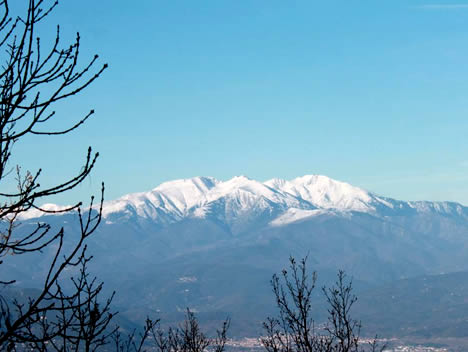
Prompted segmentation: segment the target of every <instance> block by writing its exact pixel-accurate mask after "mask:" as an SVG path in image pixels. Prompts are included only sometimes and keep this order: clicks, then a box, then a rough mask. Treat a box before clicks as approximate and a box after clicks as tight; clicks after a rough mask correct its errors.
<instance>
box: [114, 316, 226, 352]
mask: <svg viewBox="0 0 468 352" xmlns="http://www.w3.org/2000/svg"><path fill="white" fill-rule="evenodd" d="M229 325H230V320H229V319H226V320H225V321H224V322H223V324H222V326H221V329H218V330H217V331H216V337H214V338H210V337H208V336H207V335H206V334H205V333H203V332H202V331H201V330H200V324H199V322H198V319H197V317H196V316H195V314H194V313H193V312H192V311H190V309H188V308H187V311H186V315H185V320H184V322H183V323H182V324H181V325H179V326H177V327H169V328H167V330H164V329H162V328H161V325H160V320H159V319H158V320H152V319H149V318H147V319H146V324H145V327H144V329H143V331H142V332H140V333H139V334H137V332H136V330H133V331H132V332H130V333H129V334H127V336H123V335H122V333H121V332H120V331H119V330H118V329H116V330H115V331H114V333H113V340H114V350H115V351H119V352H144V351H147V350H148V348H153V349H152V350H154V349H156V351H158V352H203V351H206V350H210V351H213V352H223V351H224V349H225V347H226V342H227V332H228V330H229Z"/></svg>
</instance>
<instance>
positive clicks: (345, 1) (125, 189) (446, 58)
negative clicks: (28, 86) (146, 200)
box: [15, 0, 468, 204]
mask: <svg viewBox="0 0 468 352" xmlns="http://www.w3.org/2000/svg"><path fill="white" fill-rule="evenodd" d="M49 23H50V24H51V25H54V24H57V23H60V24H61V26H62V28H63V30H64V36H63V39H64V40H66V39H72V38H73V36H72V33H74V32H75V31H77V30H79V31H80V34H81V39H82V43H83V52H82V55H83V59H84V58H86V57H91V55H93V54H94V53H98V54H99V55H100V57H101V58H102V62H108V63H109V65H110V68H109V70H108V71H107V72H106V73H105V74H104V75H103V77H102V78H101V79H100V80H99V81H98V82H96V83H95V84H94V85H93V86H92V87H90V88H89V89H88V90H87V91H86V92H85V93H84V94H82V95H81V96H79V97H77V98H75V99H72V100H70V101H68V102H67V103H66V104H64V105H63V106H62V107H61V111H62V115H61V117H62V118H63V119H64V120H65V121H70V119H74V118H77V117H79V116H80V114H84V113H86V112H87V111H89V109H91V108H94V109H95V110H96V115H95V116H94V117H93V119H92V120H91V121H89V122H88V123H87V124H86V125H85V126H83V127H82V128H81V129H79V130H78V131H75V132H73V133H72V134H71V135H68V136H66V137H57V138H51V137H42V138H39V137H38V138H32V139H28V140H26V141H23V142H22V143H19V144H18V145H17V149H16V150H15V152H16V154H15V156H16V157H17V158H16V160H17V162H19V163H21V164H23V165H24V167H25V168H29V169H31V170H34V169H35V168H37V167H43V169H44V181H43V183H48V182H54V181H58V180H63V179H65V178H66V177H67V176H71V175H73V173H74V172H75V171H77V170H79V168H80V166H81V160H82V159H83V158H84V156H85V153H86V148H87V146H88V145H91V146H93V147H94V149H95V150H97V151H99V152H100V154H101V156H100V160H99V163H98V166H97V167H96V170H95V171H94V173H93V175H92V177H91V178H90V179H89V180H88V181H86V182H85V183H84V184H83V185H82V186H80V187H79V188H78V189H77V190H76V191H74V192H71V193H69V194H68V195H67V196H64V197H61V198H60V199H58V201H59V202H62V203H69V202H71V201H72V200H74V199H78V198H80V197H81V198H86V197H87V195H89V194H91V193H93V192H96V190H97V189H98V188H99V184H100V182H101V181H102V180H103V181H105V183H106V198H107V199H113V198H116V197H118V196H121V195H123V194H126V193H130V192H136V191H146V190H150V189H152V188H154V187H156V186H157V185H158V184H160V183H161V182H164V181H166V180H171V179H177V178H188V177H192V176H198V175H204V176H214V177H216V178H219V179H222V180H225V179H229V178H231V177H233V176H235V175H241V174H243V175H247V176H249V177H251V178H254V179H257V180H267V179H270V178H273V177H279V178H285V179H291V178H294V177H297V176H301V175H305V174H324V175H327V176H330V177H332V178H335V179H338V180H342V181H346V182H349V183H351V184H354V185H357V186H360V187H363V188H365V189H368V190H370V191H373V192H376V193H378V194H381V195H385V196H389V197H393V198H398V199H404V200H419V199H425V200H454V201H459V202H462V203H464V204H468V153H467V152H468V1H453V2H442V1H439V2H437V1H411V0H387V1H384V0H382V1H376V0H369V1H365V0H360V1H349V0H342V1H333V0H329V1H312V0H304V1H284V0H263V1H262V0H255V1H252V0H250V1H244V0H235V1H233V0H203V1H201V0H200V1H198V0H197V1H194V0H171V1H155V0H138V1H128V0H125V1H123V0H99V1H95V0H81V1H62V2H61V4H60V6H59V8H57V10H56V11H55V13H54V14H53V15H52V16H51V17H50V19H49ZM44 32H47V30H45V31H44ZM46 36H47V35H46ZM83 62H84V61H83ZM61 123H63V122H61Z"/></svg>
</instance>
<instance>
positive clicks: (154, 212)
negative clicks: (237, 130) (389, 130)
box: [21, 175, 468, 226]
mask: <svg viewBox="0 0 468 352" xmlns="http://www.w3.org/2000/svg"><path fill="white" fill-rule="evenodd" d="M43 208H45V209H49V210H58V209H61V208H62V207H61V206H58V205H55V204H46V205H44V206H43ZM411 211H416V212H431V211H434V212H438V213H445V214H457V215H459V216H463V217H465V218H467V219H468V208H467V207H465V206H463V205H461V204H459V203H456V202H433V201H401V200H396V199H393V198H389V197H383V196H380V195H377V194H375V193H373V192H369V191H366V190H364V189H362V188H359V187H355V186H352V185H351V184H349V183H346V182H342V181H337V180H334V179H332V178H329V177H327V176H323V175H305V176H301V177H297V178H294V179H292V180H284V179H279V178H274V179H270V180H267V181H265V182H260V181H256V180H253V179H250V178H248V177H246V176H235V177H233V178H231V179H229V180H227V181H220V180H217V179H216V178H214V177H203V176H197V177H193V178H188V179H178V180H172V181H167V182H163V183H161V184H160V185H159V186H157V187H155V188H153V189H152V190H150V191H147V192H138V193H131V194H127V195H124V196H122V197H120V198H118V199H116V200H111V201H106V202H105V203H104V206H103V218H104V220H105V221H107V222H109V223H111V222H112V221H113V220H112V219H113V218H114V217H116V216H117V214H122V213H124V214H127V216H138V217H141V218H145V219H149V220H151V221H154V222H156V223H159V224H161V225H162V226H164V225H167V224H170V223H175V222H178V221H181V220H183V219H186V218H204V217H206V216H213V215H214V216H217V217H218V218H219V219H220V220H221V221H228V220H229V219H234V218H239V217H242V216H243V215H245V214H248V213H252V212H267V213H268V212H269V213H270V215H272V218H271V219H270V223H271V224H272V225H275V226H278V225H279V224H288V223H291V222H294V221H301V220H302V219H304V218H307V217H309V216H314V215H315V214H322V213H324V212H325V213H326V212H330V213H333V212H340V213H345V212H361V213H368V214H371V215H379V214H380V215H382V214H388V213H395V212H396V213H399V212H400V213H403V212H406V213H408V212H411ZM41 215H42V214H41V212H40V211H38V210H35V209H34V210H31V211H28V212H26V213H24V214H21V218H22V219H32V218H35V217H38V216H41ZM273 215H274V216H273Z"/></svg>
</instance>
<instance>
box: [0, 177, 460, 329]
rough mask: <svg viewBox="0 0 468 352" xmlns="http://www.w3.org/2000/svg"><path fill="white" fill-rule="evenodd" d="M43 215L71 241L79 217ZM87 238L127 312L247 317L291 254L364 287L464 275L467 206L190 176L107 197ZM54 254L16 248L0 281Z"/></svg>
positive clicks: (31, 215)
mask: <svg viewBox="0 0 468 352" xmlns="http://www.w3.org/2000/svg"><path fill="white" fill-rule="evenodd" d="M44 208H45V209H49V210H58V209H60V207H59V206H57V205H54V204H47V205H45V206H44ZM39 215H41V213H40V212H38V211H31V212H28V213H26V214H23V219H22V220H21V222H22V223H23V225H25V226H29V225H30V224H31V223H32V224H35V223H36V222H37V221H41V222H47V223H49V224H50V225H51V226H52V228H53V229H54V228H55V229H58V228H60V227H62V226H63V227H64V228H65V232H66V234H67V236H66V239H68V238H70V239H73V232H74V231H76V228H77V226H79V224H78V223H77V221H76V216H74V215H73V214H55V215H50V214H49V215H42V217H41V218H40V219H37V216H39ZM51 231H52V230H51ZM68 234H70V236H68ZM88 244H89V249H90V252H91V253H92V254H93V255H94V259H93V261H92V266H93V267H94V268H95V272H96V273H98V276H99V278H100V279H101V280H104V281H105V282H106V285H108V287H110V288H118V292H119V296H118V297H117V300H118V301H117V303H118V304H120V305H121V307H122V308H121V311H123V312H124V311H126V310H128V311H129V312H135V311H139V310H140V309H141V311H146V310H147V309H152V310H154V311H156V310H163V311H171V310H172V311H177V310H178V309H180V308H181V307H182V308H183V307H187V306H190V307H191V308H193V309H196V310H197V311H200V312H214V311H220V310H222V311H226V312H230V315H231V316H233V318H234V317H235V315H236V314H237V317H238V319H243V318H242V317H244V318H245V319H247V317H249V318H250V316H251V314H252V311H255V312H257V313H256V314H259V315H261V314H263V313H262V312H265V311H267V310H268V309H269V307H270V306H268V305H266V304H263V303H259V302H270V300H269V299H270V298H271V295H270V288H269V286H268V279H269V278H270V277H271V274H273V273H274V272H278V270H280V269H281V268H283V267H284V265H286V263H287V260H288V257H289V256H290V255H293V256H295V257H303V256H305V255H309V263H310V265H311V266H312V268H313V269H315V270H317V271H318V272H319V277H322V278H324V279H325V280H328V279H330V280H333V279H334V276H335V273H336V270H337V269H345V270H346V271H347V272H348V273H349V275H350V276H354V278H355V279H356V281H357V282H359V283H361V284H362V285H364V286H368V285H370V286H372V285H376V284H379V283H388V282H390V281H392V280H396V279H401V278H406V277H413V276H416V275H424V274H438V273H449V272H455V271H463V270H467V271H468V208H467V207H465V206H463V205H461V204H458V203H453V202H426V201H418V202H407V201H400V200H395V199H392V198H387V197H383V196H380V195H376V194H374V193H372V192H368V191H366V190H363V189H361V188H358V187H354V186H352V185H350V184H348V183H345V182H340V181H336V180H333V179H331V178H328V177H326V176H319V175H308V176H303V177H298V178H295V179H293V180H290V181H287V180H281V179H272V180H268V181H266V182H260V181H256V180H252V179H249V178H247V177H245V176H238V177H234V178H232V179H230V180H227V181H220V180H216V179H214V178H212V177H194V178H191V179H183V180H175V181H170V182H165V183H163V184H161V185H159V186H157V187H156V188H154V189H153V190H151V191H148V192H142V193H135V194H129V195H126V196H123V197H121V198H119V199H116V200H112V201H108V202H106V203H105V204H104V207H103V221H102V223H101V225H100V226H99V227H98V230H97V231H96V233H94V234H93V235H92V236H91V237H90V238H89V240H88ZM52 250H53V248H52ZM48 255H49V257H48ZM51 256H53V251H52V252H51V253H49V254H47V253H45V254H44V255H42V254H41V255H39V256H38V257H37V258H35V259H32V260H31V261H30V262H25V261H22V260H21V256H17V259H16V260H18V263H17V264H16V265H13V264H10V263H11V262H12V261H9V264H8V265H9V266H8V265H2V266H1V267H0V269H2V270H3V272H2V273H1V274H2V275H3V276H2V277H3V279H5V280H6V279H8V278H9V277H8V275H10V273H14V275H15V277H14V278H16V279H18V278H20V279H21V280H19V282H21V283H22V284H23V285H25V286H26V287H35V286H34V285H35V284H36V283H37V282H40V280H39V281H37V277H38V276H39V275H40V273H43V272H45V270H46V269H47V268H48V263H49V261H48V260H49V259H50V257H51ZM28 258H29V257H28ZM31 272H33V273H34V275H32V276H31ZM184 278H190V280H188V281H187V280H185V279H184ZM233 312H234V313H233ZM129 314H133V313H129ZM145 314H146V313H144V314H143V315H145ZM233 320H235V319H233Z"/></svg>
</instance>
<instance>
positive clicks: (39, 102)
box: [0, 0, 110, 350]
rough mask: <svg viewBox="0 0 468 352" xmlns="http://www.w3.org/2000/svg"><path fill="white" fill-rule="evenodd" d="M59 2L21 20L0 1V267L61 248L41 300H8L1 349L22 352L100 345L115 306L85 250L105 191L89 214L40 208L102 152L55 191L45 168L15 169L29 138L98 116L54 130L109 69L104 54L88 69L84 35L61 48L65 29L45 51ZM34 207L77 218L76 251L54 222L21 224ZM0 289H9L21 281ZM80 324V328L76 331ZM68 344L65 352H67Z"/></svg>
mask: <svg viewBox="0 0 468 352" xmlns="http://www.w3.org/2000/svg"><path fill="white" fill-rule="evenodd" d="M57 4H58V1H54V2H48V1H47V0H46V1H44V0H28V1H26V5H27V8H26V11H25V13H24V15H14V14H11V13H10V7H9V2H8V0H1V1H0V53H1V56H0V60H1V69H0V187H2V188H3V190H2V191H0V257H1V258H2V260H1V261H0V264H3V265H5V263H6V262H7V261H9V260H10V259H11V258H12V255H16V256H18V255H21V256H23V255H24V256H27V255H29V254H30V253H37V252H40V251H42V250H45V249H46V248H48V249H49V250H50V249H52V248H54V255H53V256H52V258H51V261H50V266H49V269H48V271H47V274H46V276H45V278H44V282H43V284H42V287H41V288H40V290H39V293H38V294H37V295H35V296H34V297H30V298H29V300H28V302H27V303H26V304H25V303H21V304H20V303H18V302H13V304H12V303H11V302H8V300H7V299H6V298H5V297H2V298H1V300H0V301H1V304H0V350H15V348H16V346H18V345H24V346H31V347H33V348H35V349H38V350H44V349H45V347H44V346H45V345H46V344H48V346H51V345H52V344H49V343H52V342H55V341H58V340H57V339H58V338H59V337H60V338H62V339H63V340H62V341H63V344H65V342H70V341H73V338H75V337H76V338H77V339H79V340H80V341H81V340H83V341H85V340H89V341H90V340H94V341H97V340H96V338H97V336H98V335H99V332H100V331H103V330H102V329H103V328H105V327H106V326H107V324H108V319H109V318H110V316H109V315H107V313H108V305H106V304H105V305H104V306H99V305H98V303H97V302H96V300H95V298H96V296H97V293H99V292H100V290H101V286H100V285H96V283H95V281H94V280H91V282H90V281H89V280H88V276H87V274H86V272H85V268H86V263H87V262H88V260H89V257H87V256H86V254H85V251H84V246H85V242H86V239H87V238H88V237H89V236H90V235H91V234H92V233H93V232H94V231H95V229H96V227H97V226H98V225H99V223H100V221H101V212H102V202H103V193H104V185H102V190H101V199H100V202H99V203H98V204H97V205H95V204H94V198H93V197H92V198H91V202H90V204H89V208H88V209H87V210H86V211H82V203H81V202H78V203H76V204H74V205H72V206H70V207H67V208H65V209H62V210H60V211H49V210H46V209H42V208H41V207H40V206H39V203H40V202H41V203H45V202H46V199H47V198H48V197H50V196H53V195H57V194H61V193H64V192H67V191H69V190H71V189H73V188H75V187H76V186H77V185H79V184H80V183H81V182H83V180H84V179H85V178H86V177H87V176H88V175H89V174H90V172H91V170H92V169H93V167H94V165H95V162H96V159H97V157H98V153H93V152H92V150H91V147H90V148H89V149H88V151H87V154H86V157H85V160H84V163H83V164H82V165H81V170H80V171H79V172H78V173H77V174H76V175H75V176H73V177H71V178H70V179H68V180H64V181H63V182H61V183H60V184H56V185H53V186H51V187H42V186H41V185H40V183H39V180H40V176H41V170H37V171H36V172H29V171H23V168H22V167H24V165H23V166H16V165H11V158H12V155H14V152H15V147H16V146H17V144H19V143H21V141H22V140H23V139H24V138H27V137H28V136H40V135H45V136H54V135H64V134H67V133H69V132H71V131H74V130H75V129H77V128H78V127H79V126H80V125H81V124H83V123H84V122H85V121H86V120H87V119H88V118H89V117H91V116H92V115H93V114H94V111H93V110H91V111H90V112H89V113H87V114H85V115H84V116H82V117H80V118H78V119H77V120H76V121H75V122H72V123H71V124H70V125H69V126H68V127H66V128H64V129H62V130H54V129H51V128H50V126H51V125H50V122H51V121H53V120H56V119H57V118H59V117H58V116H57V115H56V113H55V111H54V110H53V109H54V106H55V105H56V103H58V102H59V101H63V100H64V99H67V98H69V97H71V96H74V95H76V94H78V93H80V92H81V91H82V90H83V89H85V88H86V87H88V86H89V85H90V84H91V83H92V82H93V81H94V80H96V79H97V78H98V77H99V76H100V75H101V74H102V73H103V71H104V70H105V69H106V68H107V64H104V65H102V66H100V67H96V65H97V60H98V56H97V55H95V56H94V57H93V58H92V59H91V60H89V61H88V62H86V63H85V64H84V65H82V64H81V63H80V61H79V53H80V36H79V34H77V35H76V39H75V41H74V42H73V43H71V44H67V45H62V43H61V40H60V27H58V26H57V29H56V35H55V39H54V40H53V41H52V43H50V45H49V46H48V49H44V48H43V45H42V44H43V43H42V41H41V39H40V38H39V37H38V36H37V28H38V27H40V26H41V24H42V22H43V21H44V20H45V19H47V16H48V15H49V14H50V13H51V11H53V10H54V8H55V7H56V6H57ZM12 178H13V179H15V181H16V183H17V190H15V191H7V190H5V188H7V186H5V185H6V184H8V182H9V180H10V179H12ZM32 209H36V210H39V211H40V212H41V213H43V214H45V213H57V212H61V213H68V212H74V213H76V214H77V216H78V219H79V224H80V228H79V232H80V234H79V236H78V238H77V239H76V240H75V241H74V242H72V244H71V245H70V247H69V246H68V245H67V246H64V241H65V240H66V238H65V232H64V229H63V228H61V229H59V230H57V231H53V229H52V228H51V226H50V224H47V223H43V222H40V223H37V224H36V225H35V227H34V228H33V229H31V228H30V227H25V226H21V225H20V223H19V220H20V218H21V215H22V214H24V212H26V211H28V210H32ZM67 243H70V240H67ZM65 248H66V249H65ZM80 266H81V273H82V274H81V277H79V278H78V281H74V284H75V286H74V292H68V293H65V292H64V290H63V289H62V288H61V286H60V284H59V279H60V277H62V276H63V274H64V271H65V270H66V269H68V268H71V267H80ZM1 283H2V284H3V285H7V286H8V285H12V284H13V283H14V280H2V281H1ZM108 302H109V303H110V301H108ZM53 312H58V314H57V317H56V322H55V323H52V322H49V320H48V319H50V318H51V314H52V313H53ZM77 321H79V324H80V326H79V327H76V326H75V325H73V324H75V322H77ZM72 332H73V333H72ZM73 336H75V337H73ZM96 343H98V342H96ZM63 344H62V350H68V349H65V348H64V347H63ZM92 345H93V344H92V343H91V342H90V343H89V349H87V350H92V348H91V346H92Z"/></svg>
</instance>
